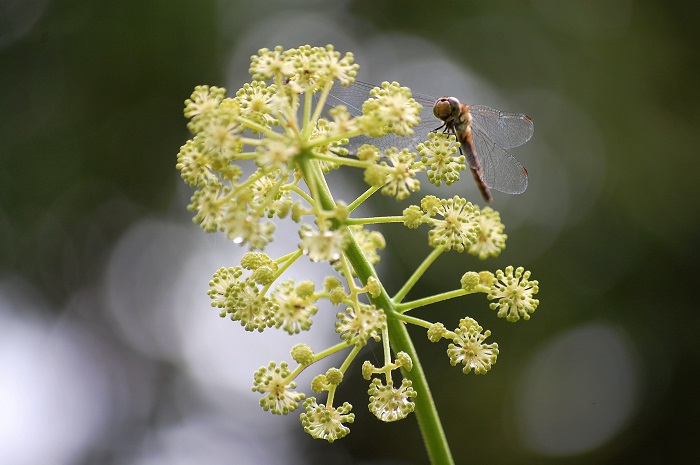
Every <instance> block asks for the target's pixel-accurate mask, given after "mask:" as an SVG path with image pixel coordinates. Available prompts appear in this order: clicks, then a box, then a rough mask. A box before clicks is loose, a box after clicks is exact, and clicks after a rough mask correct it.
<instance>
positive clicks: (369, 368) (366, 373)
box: [362, 360, 377, 381]
mask: <svg viewBox="0 0 700 465" xmlns="http://www.w3.org/2000/svg"><path fill="white" fill-rule="evenodd" d="M374 373H377V368H376V367H375V366H374V365H372V362H370V361H369V360H365V361H364V362H363V363H362V377H363V378H364V379H366V380H368V381H369V379H370V378H371V377H372V375H373V374H374Z"/></svg>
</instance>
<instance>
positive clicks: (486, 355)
mask: <svg viewBox="0 0 700 465" xmlns="http://www.w3.org/2000/svg"><path fill="white" fill-rule="evenodd" d="M482 331H483V328H482V327H481V326H479V324H478V323H477V322H476V320H474V319H472V318H463V319H462V320H460V321H459V327H458V328H457V329H455V330H454V334H455V336H454V338H453V339H452V342H453V343H452V344H450V345H449V346H448V348H447V355H448V356H449V357H450V364H451V365H452V366H455V365H457V364H460V363H461V364H462V365H464V368H462V372H463V373H464V374H467V373H469V372H471V371H472V370H474V373H475V374H477V375H483V374H486V372H488V371H489V370H490V369H491V365H493V364H494V363H496V358H497V356H498V344H496V343H493V344H486V343H484V340H486V338H488V337H489V336H490V335H491V331H488V330H487V331H484V332H483V333H482Z"/></svg>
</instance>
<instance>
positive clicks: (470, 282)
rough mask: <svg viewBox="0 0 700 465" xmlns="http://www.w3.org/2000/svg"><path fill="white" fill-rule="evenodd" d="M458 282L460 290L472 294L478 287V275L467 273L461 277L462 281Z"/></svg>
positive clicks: (473, 272)
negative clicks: (460, 286)
mask: <svg viewBox="0 0 700 465" xmlns="http://www.w3.org/2000/svg"><path fill="white" fill-rule="evenodd" d="M459 282H460V284H461V285H462V289H464V290H465V291H467V292H472V291H473V290H474V289H475V288H476V286H478V285H479V273H477V272H475V271H468V272H466V273H464V275H462V279H461V280H460V281H459Z"/></svg>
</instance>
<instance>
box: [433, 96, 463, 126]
mask: <svg viewBox="0 0 700 465" xmlns="http://www.w3.org/2000/svg"><path fill="white" fill-rule="evenodd" d="M433 114H434V115H435V117H436V118H439V119H440V120H442V121H449V120H451V119H454V118H456V117H457V116H458V115H459V100H457V99H456V98H454V97H441V98H439V99H437V100H436V101H435V105H433Z"/></svg>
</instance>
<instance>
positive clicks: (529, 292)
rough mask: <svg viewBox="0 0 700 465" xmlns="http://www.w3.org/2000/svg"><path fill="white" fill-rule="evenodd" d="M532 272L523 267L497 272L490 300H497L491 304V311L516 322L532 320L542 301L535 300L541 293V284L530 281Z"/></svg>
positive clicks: (508, 268) (510, 267)
mask: <svg viewBox="0 0 700 465" xmlns="http://www.w3.org/2000/svg"><path fill="white" fill-rule="evenodd" d="M529 278H530V272H529V271H525V269H524V268H523V267H518V268H516V269H513V267H512V266H509V267H507V268H506V269H505V271H501V270H498V271H496V280H495V282H494V283H493V286H492V287H491V292H490V293H489V296H488V298H489V300H497V302H492V303H491V304H489V306H490V307H491V310H498V317H499V318H505V319H506V320H508V321H511V322H515V321H518V320H519V319H520V318H521V317H522V318H523V319H524V320H529V319H530V314H531V313H534V311H535V309H536V308H537V306H538V305H539V304H540V301H539V300H537V299H535V298H533V296H534V295H535V294H537V292H539V290H540V288H539V283H538V282H537V281H534V280H533V281H530V279H529Z"/></svg>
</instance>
